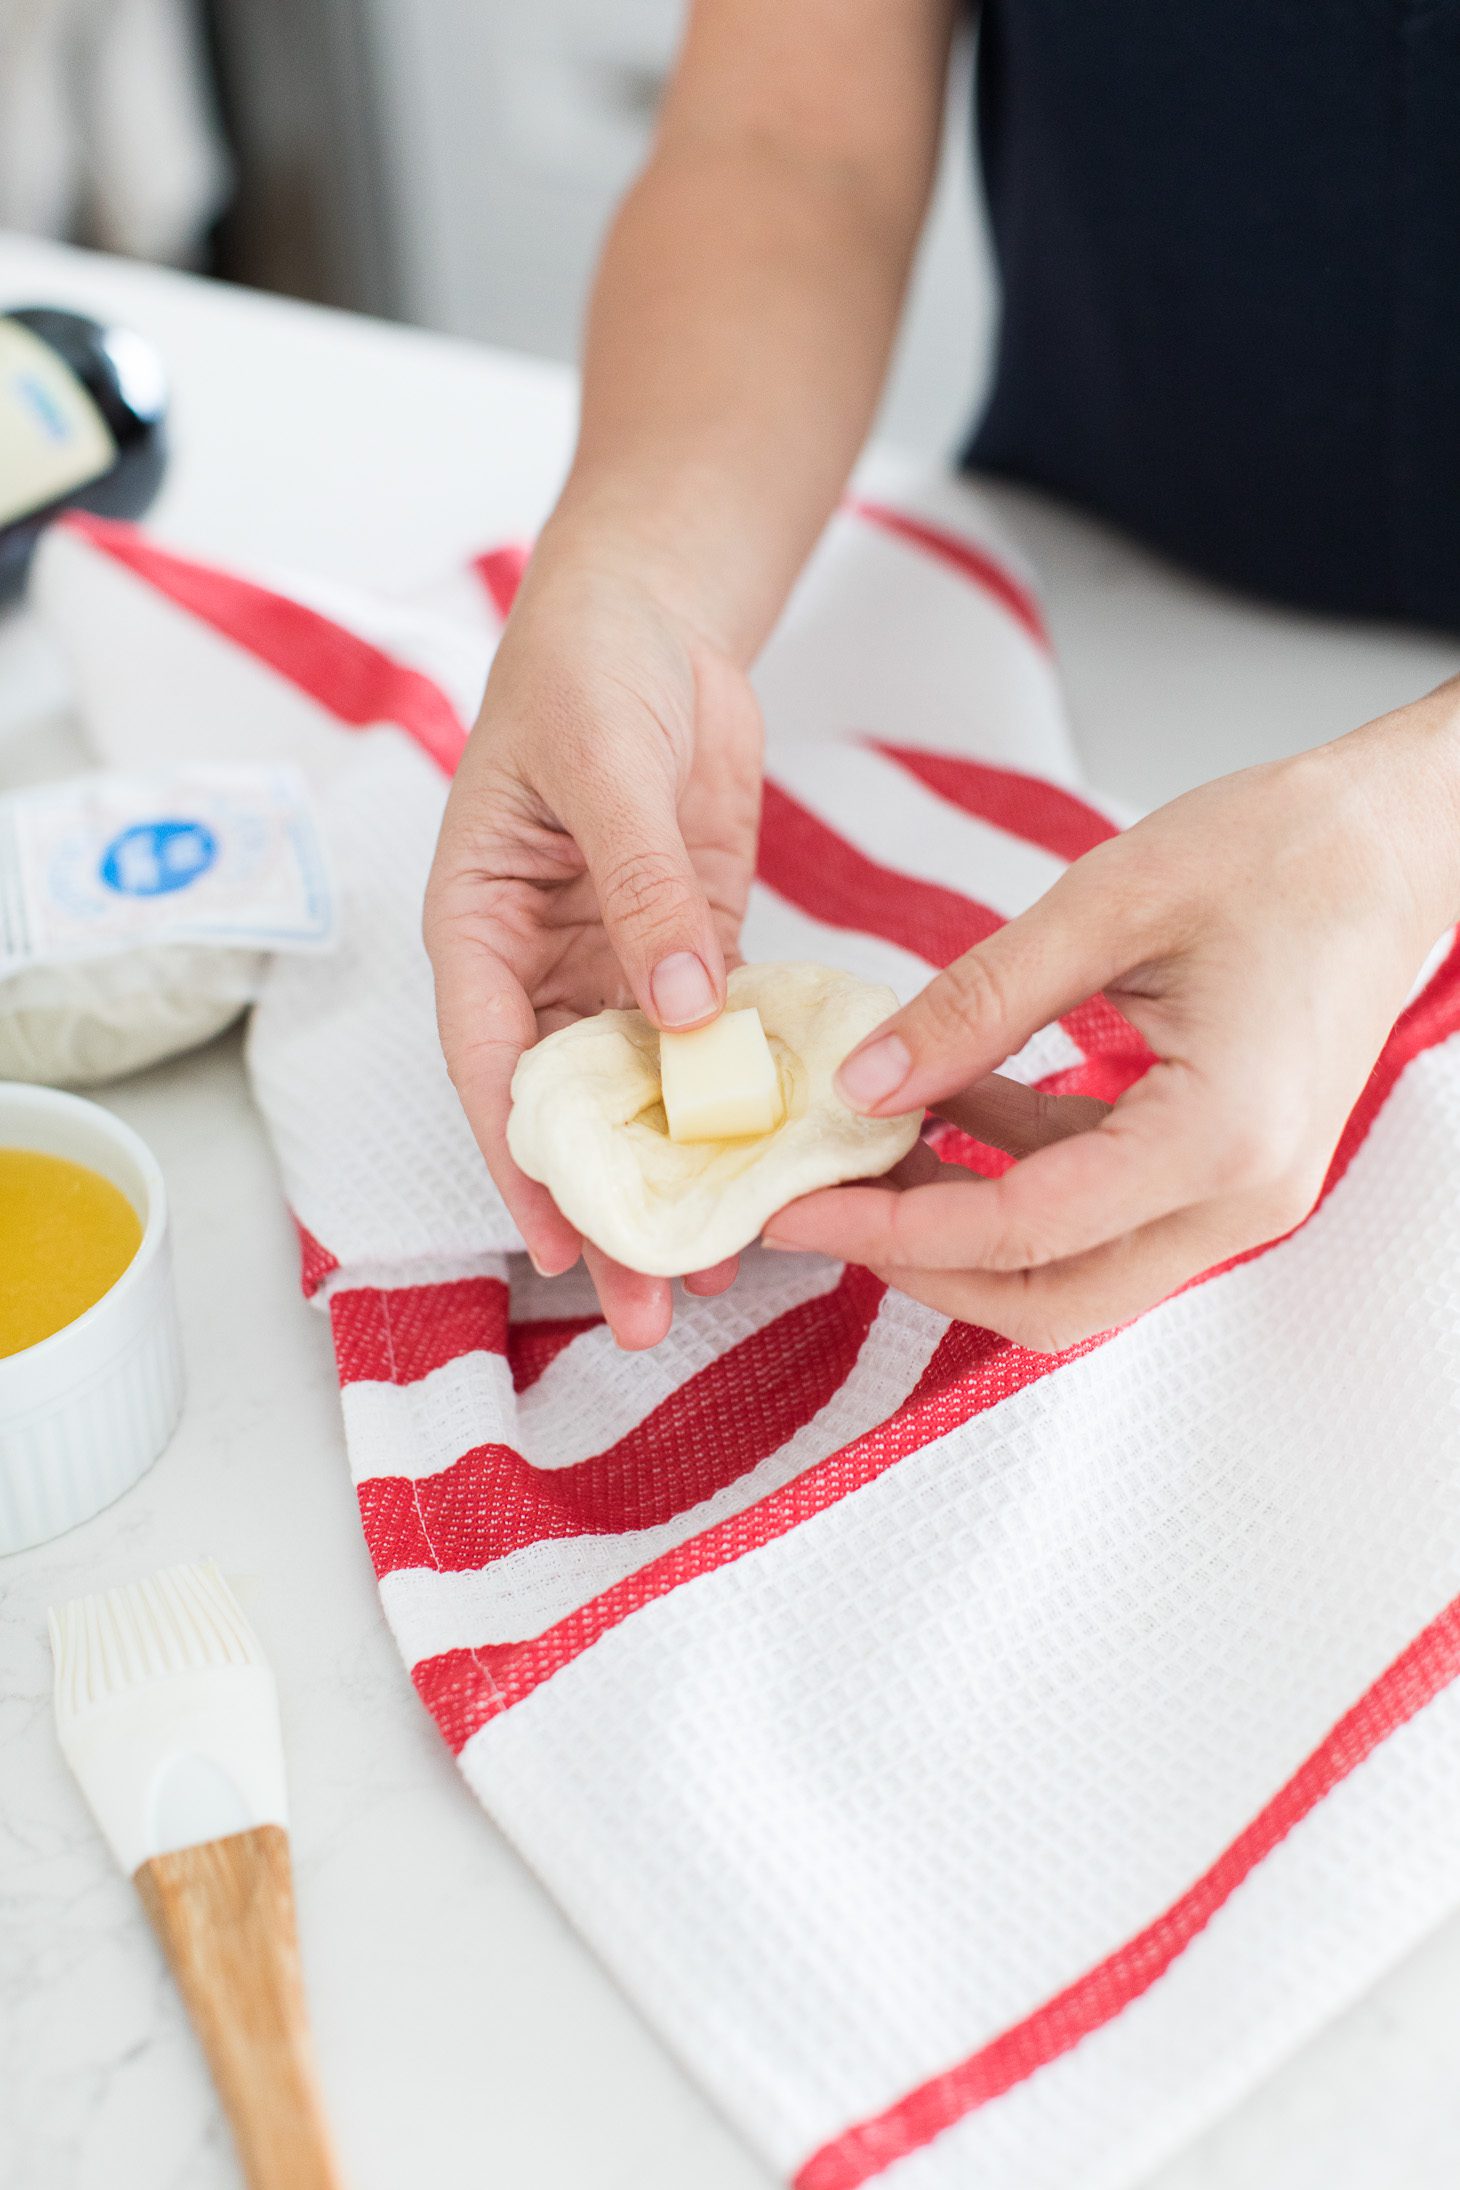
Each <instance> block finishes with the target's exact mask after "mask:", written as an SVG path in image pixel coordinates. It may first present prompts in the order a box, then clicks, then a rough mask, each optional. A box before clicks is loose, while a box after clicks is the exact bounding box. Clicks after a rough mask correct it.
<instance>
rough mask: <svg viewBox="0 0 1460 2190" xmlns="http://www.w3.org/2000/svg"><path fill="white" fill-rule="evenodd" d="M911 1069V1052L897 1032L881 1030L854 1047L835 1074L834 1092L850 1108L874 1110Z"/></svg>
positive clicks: (891, 1093)
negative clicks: (869, 1040)
mask: <svg viewBox="0 0 1460 2190" xmlns="http://www.w3.org/2000/svg"><path fill="white" fill-rule="evenodd" d="M911 1071H912V1052H911V1050H910V1049H909V1048H908V1046H907V1044H906V1042H905V1041H904V1040H903V1039H902V1036H901V1035H900V1034H884V1035H883V1036H882V1039H881V1040H880V1041H878V1042H872V1043H870V1044H869V1045H868V1047H867V1048H866V1049H857V1050H853V1052H852V1054H851V1056H850V1057H849V1058H848V1059H847V1061H846V1063H845V1064H844V1065H843V1066H842V1068H841V1071H840V1072H839V1073H838V1074H837V1076H836V1085H837V1093H838V1094H839V1095H840V1096H841V1098H842V1101H843V1102H845V1103H850V1105H851V1107H852V1109H853V1110H875V1109H876V1107H877V1105H878V1104H879V1103H885V1102H886V1100H887V1098H888V1096H889V1095H895V1094H896V1093H897V1091H898V1089H899V1088H900V1087H901V1086H902V1083H903V1081H904V1080H905V1079H906V1078H907V1076H908V1074H909V1073H910V1072H911Z"/></svg>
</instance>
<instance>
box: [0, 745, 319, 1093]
mask: <svg viewBox="0 0 1460 2190" xmlns="http://www.w3.org/2000/svg"><path fill="white" fill-rule="evenodd" d="M334 931H335V915H334V905H333V895H332V892H331V889H330V885H329V878H328V874H327V870H326V867H325V863H324V859H323V855H322V851H321V847H320V841H319V835H318V831H317V829H316V826H315V823H314V819H313V815H312V812H311V809H310V804H309V797H308V793H307V791H306V789H305V785H304V781H303V778H302V777H301V776H300V775H299V774H298V772H297V771H296V770H294V769H280V768H213V767H209V768H188V769H183V770H178V771H174V772H171V773H169V774H166V775H156V776H112V775H92V776H81V777H77V778H74V779H72V780H70V781H68V782H65V783H59V784H47V785H43V786H41V787H40V788H39V789H37V790H33V791H25V792H21V793H17V794H16V795H15V796H13V797H11V798H7V799H3V800H0V1078H5V1079H12V1080H43V1081H48V1082H51V1083H53V1084H61V1085H68V1084H69V1085H72V1086H77V1085H87V1084H89V1083H92V1082H95V1081H99V1080H111V1079H117V1078H119V1077H120V1076H121V1075H122V1074H123V1073H126V1072H136V1071H139V1070H140V1069H141V1068H142V1067H143V1066H144V1065H149V1064H153V1063H155V1062H156V1061H157V1059H158V1058H160V1057H166V1056H170V1055H172V1054H174V1053H175V1052H177V1051H179V1050H184V1049H191V1048H194V1047H195V1046H196V1045H197V1044H198V1043H199V1042H205V1041H208V1040H209V1039H210V1038H211V1037H212V1036H213V1035H215V1034H217V1033H219V1032H220V1031H221V1030H222V1028H224V1027H226V1026H227V1025H228V1024H229V1022H230V1021H231V1020H233V1019H236V1018H237V1017H238V1015H239V1013H240V1012H241V1011H243V1010H245V1009H246V1008H247V1006H248V1005H249V1004H250V1003H251V1002H252V1001H253V999H254V997H255V996H256V995H257V994H258V989H259V983H260V981H261V980H262V978H263V973H264V968H265V966H266V964H267V962H268V954H269V952H271V951H275V950H291V949H292V950H318V949H322V948H327V947H328V946H329V945H330V944H331V943H332V942H333V940H334Z"/></svg>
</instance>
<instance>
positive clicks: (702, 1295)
mask: <svg viewBox="0 0 1460 2190" xmlns="http://www.w3.org/2000/svg"><path fill="white" fill-rule="evenodd" d="M739 1272H740V1257H739V1256H738V1255H729V1256H727V1257H726V1259H725V1261H724V1262H717V1263H716V1264H715V1265H714V1266H713V1268H711V1269H709V1270H692V1271H691V1272H690V1274H689V1276H688V1277H687V1278H686V1279H685V1281H684V1289H685V1291H686V1292H687V1293H693V1294H694V1295H695V1297H696V1299H699V1300H713V1299H714V1298H715V1296H716V1294H717V1293H728V1292H729V1290H730V1288H731V1286H732V1285H733V1284H734V1283H735V1280H736V1278H737V1276H738V1275H739Z"/></svg>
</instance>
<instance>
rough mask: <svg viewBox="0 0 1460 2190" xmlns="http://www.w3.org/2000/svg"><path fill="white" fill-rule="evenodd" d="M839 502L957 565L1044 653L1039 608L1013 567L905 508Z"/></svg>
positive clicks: (854, 500) (1045, 634) (1044, 634)
mask: <svg viewBox="0 0 1460 2190" xmlns="http://www.w3.org/2000/svg"><path fill="white" fill-rule="evenodd" d="M843 507H844V508H845V509H847V510H848V511H850V513H851V514H852V516H854V517H862V518H865V519H866V521H867V523H868V524H870V525H877V526H879V527H880V528H881V530H882V531H883V532H889V533H891V534H892V535H893V536H894V538H896V539H899V540H906V541H907V543H908V545H909V546H910V547H917V548H921V549H922V550H923V551H924V553H925V554H927V555H931V556H932V557H933V558H934V560H935V561H937V562H940V563H944V564H946V565H947V567H948V568H949V569H950V570H956V571H957V572H958V574H959V576H960V577H962V578H967V579H968V581H969V583H970V584H971V585H974V586H976V587H977V588H978V590H979V592H980V593H986V594H987V595H988V596H989V598H990V599H991V600H994V601H997V602H998V603H999V606H1000V607H1001V608H1006V609H1007V610H1008V612H1009V614H1010V615H1011V616H1012V617H1013V619H1014V621H1015V623H1017V624H1018V625H1019V626H1020V627H1021V629H1022V630H1024V631H1026V632H1027V633H1028V635H1029V637H1030V638H1031V639H1033V641H1034V643H1035V645H1036V646H1038V647H1040V648H1042V650H1043V651H1044V652H1045V653H1048V652H1049V651H1050V641H1049V632H1048V630H1047V629H1046V626H1045V621H1044V611H1043V609H1042V608H1041V607H1040V605H1039V602H1038V600H1037V599H1036V597H1035V595H1034V593H1033V591H1032V590H1031V589H1030V587H1029V586H1027V585H1025V583H1024V582H1023V580H1022V579H1019V578H1016V577H1015V576H1014V574H1013V572H1012V571H1010V570H1006V569H1005V567H1004V565H1003V564H1002V563H1001V562H999V561H998V559H997V558H996V557H995V556H994V555H992V554H991V553H990V551H989V550H988V549H987V548H986V547H980V546H979V545H977V543H976V542H974V541H972V540H966V539H964V538H963V536H962V535H961V534H960V533H956V532H950V531H949V530H948V528H947V526H946V525H935V524H933V523H931V522H930V521H929V519H927V518H926V517H913V516H911V515H910V514H909V513H908V511H906V510H900V509H892V508H890V507H889V505H888V504H887V503H885V502H867V501H862V500H859V499H857V498H856V497H852V498H851V499H849V500H848V501H847V502H846V503H845V504H844V505H843Z"/></svg>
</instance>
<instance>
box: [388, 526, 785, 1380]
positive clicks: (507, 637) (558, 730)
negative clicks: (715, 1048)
mask: <svg viewBox="0 0 1460 2190" xmlns="http://www.w3.org/2000/svg"><path fill="white" fill-rule="evenodd" d="M611 560H613V558H612V557H611V556H610V557H608V558H605V559H604V560H599V559H598V558H597V557H594V556H588V555H585V554H575V553H572V552H571V551H570V552H567V553H564V552H562V551H561V550H560V549H558V548H557V547H556V545H555V544H554V543H553V542H552V540H551V536H550V534H549V536H545V539H544V542H543V545H542V547H541V548H540V549H539V552H538V555H537V556H536V557H535V558H534V563H533V567H532V568H531V570H530V571H529V573H528V576H527V578H526V580H525V581H524V585H523V589H522V592H521V595H520V596H519V599H518V602H517V605H516V606H515V608H514V609H513V612H512V616H511V620H510V622H509V624H508V627H507V630H506V632H505V634H504V635H503V639H502V643H501V646H500V647H499V649H498V653H497V658H496V660H495V662H494V663H493V666H492V673H491V677H490V679H489V680H488V684H487V692H486V698H485V700H484V702H483V704H482V711H481V715H480V717H479V719H478V722H477V725H476V728H475V729H474V730H473V732H472V735H471V738H470V740H469V741H468V744H467V749H466V752H465V754H464V756H463V758H462V762H461V766H460V768H459V769H458V771H457V775H456V780H455V782H454V784H453V785H452V789H451V795H450V798H449V799H448V801H447V806H446V814H445V818H444V820H443V823H442V827H441V836H440V841H439V843H438V846H437V851H436V858H435V862H434V865H433V868H432V872H431V879H430V882H429V884H428V887H427V893H426V909H425V935H426V946H427V949H428V951H429V952H430V956H431V962H432V966H433V968H434V970H435V976H436V1008H437V1017H438V1021H439V1024H440V1030H441V1044H442V1048H443V1049H444V1051H445V1054H446V1062H447V1066H448V1069H449V1071H450V1073H451V1077H452V1080H453V1082H454V1083H455V1086H456V1090H457V1093H458V1094H459V1096H460V1097H461V1102H462V1107H463V1108H464V1110H465V1111H466V1115H467V1118H468V1120H469V1121H470V1124H471V1127H472V1130H473V1132H474V1133H475V1135H476V1139H477V1143H478V1145H479V1147H480V1148H481V1151H482V1154H483V1156H484V1157H485V1158H486V1162H487V1165H488V1168H489V1170H490V1171H491V1174H492V1177H493V1178H494V1180H495V1181H496V1183H497V1185H498V1187H499V1188H500V1190H501V1193H502V1196H503V1199H504V1200H505V1202H506V1204H507V1207H508V1209H509V1210H510V1212H511V1214H512V1216H513V1218H514V1220H515V1221H516V1223H517V1225H518V1227H519V1229H520V1230H521V1233H522V1237H523V1240H524V1242H525V1244H526V1246H527V1250H528V1253H529V1254H530V1255H531V1257H532V1259H533V1261H534V1263H535V1264H536V1265H537V1267H538V1268H539V1269H540V1270H542V1271H544V1272H546V1273H547V1274H549V1275H555V1274H557V1273H558V1272H561V1271H563V1270H566V1269H568V1268H569V1267H570V1266H571V1265H572V1264H573V1262H574V1261H576V1259H577V1256H578V1254H579V1251H580V1248H581V1249H582V1251H583V1253H584V1255H585V1259H586V1261H587V1263H588V1266H589V1268H590V1270H591V1271H592V1273H593V1278H594V1282H595V1284H596V1286H597V1289H598V1294H599V1298H600V1300H601V1302H602V1305H603V1311H604V1314H605V1316H606V1317H607V1319H608V1322H609V1324H610V1325H611V1327H612V1329H613V1331H614V1334H615V1336H616V1337H617V1339H618V1341H619V1343H620V1344H621V1345H624V1346H629V1347H641V1346H652V1345H655V1344H657V1343H658V1341H659V1340H660V1339H661V1338H662V1337H663V1336H664V1334H665V1332H666V1331H667V1329H668V1327H669V1321H670V1316H671V1313H672V1306H671V1292H670V1286H669V1281H668V1280H667V1279H664V1278H649V1277H644V1276H642V1275H641V1274H639V1273H638V1272H634V1271H628V1270H625V1269H623V1268H622V1267H621V1266H620V1265H618V1264H616V1263H613V1262H611V1261H609V1259H608V1258H607V1257H606V1256H604V1255H602V1254H600V1253H599V1252H598V1250H597V1249H596V1248H594V1247H592V1246H591V1245H585V1243H583V1242H582V1241H581V1240H580V1238H579V1236H578V1234H577V1232H576V1231H575V1230H574V1228H573V1226H572V1225H571V1224H569V1222H568V1220H567V1219H566V1217H564V1216H563V1214H562V1212H561V1211H560V1210H559V1209H558V1208H557V1206H556V1204H555V1203H554V1202H553V1200H552V1197H551V1196H550V1195H549V1193H548V1191H547V1189H546V1188H545V1187H543V1186H540V1185H538V1184H536V1183H535V1182H534V1181H533V1180H531V1179H529V1178H527V1177H526V1176H525V1175H524V1174H523V1173H522V1172H521V1171H519V1170H518V1168H517V1166H516V1165H515V1164H514V1163H513V1161H512V1159H511V1157H510V1155H509V1154H508V1152H507V1142H506V1126H507V1114H508V1109H509V1107H510V1100H511V1095H510V1091H511V1083H512V1074H513V1071H514V1069H515V1067H516V1064H517V1060H518V1058H519V1057H520V1056H521V1054H522V1052H523V1050H525V1049H526V1048H528V1047H529V1046H530V1045H531V1044H532V1043H533V1042H535V1041H536V1040H537V1039H538V1038H539V1036H541V1035H544V1034H549V1033H551V1032H552V1031H553V1030H554V1029H555V1028H557V1027H561V1026H564V1025H566V1024H567V1023H568V1022H569V1021H570V1020H573V1019H576V1018H579V1017H581V1016H583V1015H585V1014H587V1013H591V1012H595V1011H601V1010H603V1009H605V1008H606V1007H609V1006H622V1005H628V1004H637V1005H638V1006H639V1007H640V1009H641V1010H643V1011H644V1012H646V1013H647V1014H648V1016H649V1017H650V1018H651V1019H652V1020H653V1021H654V1023H655V1024H656V1025H657V1026H660V1027H687V1026H696V1025H698V1024H700V1023H701V1022H702V1021H704V1020H707V1019H710V1018H712V1017H713V1016H714V1014H715V1013H716V1012H717V1011H718V1010H719V1009H720V1007H721V1005H722V1004H723V1003H724V1000H725V972H726V967H727V965H732V964H734V963H735V962H736V959H737V957H738V941H739V933H740V923H741V919H742V917H743V915H744V911H745V901H746V896H747V893H748V891H749V888H750V880H751V875H752V872H753V870H754V862H755V845H756V834H757V829H758V825H759V817H760V783H761V742H762V741H761V722H760V711H759V707H758V705H757V703H756V700H755V696H754V694H753V692H752V691H751V688H750V685H749V682H748V680H747V678H746V676H745V673H744V671H743V670H742V669H741V668H740V667H739V666H738V664H737V663H736V662H735V661H734V660H732V659H731V657H730V656H729V654H728V653H726V652H725V651H724V649H723V648H721V647H719V646H717V645H716V644H715V643H714V642H713V641H712V640H711V639H710V638H708V637H707V636H706V635H704V634H703V633H701V632H699V631H697V630H695V629H694V628H692V626H691V625H690V624H689V622H687V621H686V620H685V619H684V617H683V616H682V615H681V614H679V613H677V612H675V611H674V610H673V609H672V608H671V607H669V606H668V605H666V602H665V600H664V597H663V592H662V591H661V590H660V589H656V588H654V587H653V586H651V585H649V584H648V583H645V582H642V581H639V580H636V579H630V578H625V577H623V576H621V575H619V574H618V573H617V572H615V571H613V570H611V569H609V568H606V567H605V561H611ZM733 1276H734V1265H733V1263H732V1264H728V1265H722V1266H721V1267H720V1268H719V1269H717V1270H714V1271H706V1272H703V1273H701V1274H700V1275H699V1276H698V1277H691V1278H688V1279H686V1281H685V1283H686V1287H687V1289H688V1290H690V1291H692V1292H706V1293H708V1292H718V1291H720V1290H722V1289H723V1287H724V1286H726V1285H728V1284H729V1283H730V1282H731V1280H732V1278H733Z"/></svg>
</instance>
